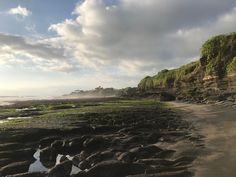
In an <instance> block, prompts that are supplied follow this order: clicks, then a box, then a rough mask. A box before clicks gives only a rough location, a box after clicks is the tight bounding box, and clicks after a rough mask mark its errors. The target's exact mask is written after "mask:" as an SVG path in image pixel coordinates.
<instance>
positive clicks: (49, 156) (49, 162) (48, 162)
mask: <svg viewBox="0 0 236 177" xmlns="http://www.w3.org/2000/svg"><path fill="white" fill-rule="evenodd" d="M56 158H57V153H56V150H55V149H54V148H52V147H46V148H44V149H42V150H41V151H40V161H41V162H42V164H43V165H44V166H45V167H48V168H51V167H53V166H54V165H55V163H56Z"/></svg>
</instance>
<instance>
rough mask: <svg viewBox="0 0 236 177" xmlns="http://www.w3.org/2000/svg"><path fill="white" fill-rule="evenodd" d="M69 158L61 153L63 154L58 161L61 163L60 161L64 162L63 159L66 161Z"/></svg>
mask: <svg viewBox="0 0 236 177" xmlns="http://www.w3.org/2000/svg"><path fill="white" fill-rule="evenodd" d="M68 160H69V159H68V158H67V157H66V156H65V155H63V156H61V158H60V163H62V162H65V161H68Z"/></svg>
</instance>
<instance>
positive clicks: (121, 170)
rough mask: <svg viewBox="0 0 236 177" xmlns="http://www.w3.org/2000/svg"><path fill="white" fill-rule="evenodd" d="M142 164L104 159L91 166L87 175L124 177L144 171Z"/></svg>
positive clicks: (93, 176) (91, 176) (90, 176)
mask: <svg viewBox="0 0 236 177" xmlns="http://www.w3.org/2000/svg"><path fill="white" fill-rule="evenodd" d="M144 171H145V166H144V165H143V164H132V163H122V162H120V161H105V162H101V163H99V164H97V165H95V166H94V167H92V168H91V169H90V170H89V171H88V172H87V175H88V176H89V177H125V176H127V175H134V174H140V173H144Z"/></svg>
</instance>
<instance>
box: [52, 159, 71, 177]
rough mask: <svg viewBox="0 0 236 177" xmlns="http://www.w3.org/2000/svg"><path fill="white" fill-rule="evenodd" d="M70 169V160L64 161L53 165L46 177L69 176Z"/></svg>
mask: <svg viewBox="0 0 236 177" xmlns="http://www.w3.org/2000/svg"><path fill="white" fill-rule="evenodd" d="M71 170H72V162H71V161H64V162H62V163H60V164H58V165H57V166H55V167H53V168H52V169H51V170H50V171H49V173H48V177H70V173H71Z"/></svg>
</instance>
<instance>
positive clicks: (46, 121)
mask: <svg viewBox="0 0 236 177" xmlns="http://www.w3.org/2000/svg"><path fill="white" fill-rule="evenodd" d="M59 105H60V107H58V104H56V105H54V104H45V105H43V104H41V105H38V106H37V109H39V108H41V109H40V113H41V114H42V115H38V116H33V118H32V119H21V120H10V121H9V122H5V123H3V124H0V128H12V127H15V128H16V127H18V128H22V127H57V128H58V127H60V128H66V127H68V126H69V124H70V123H73V122H74V121H76V120H79V119H83V118H84V116H83V115H84V114H87V113H116V112H117V113H119V112H121V111H126V110H132V109H140V108H141V109H150V108H159V109H165V107H167V104H164V103H160V102H159V101H157V100H155V99H139V100H137V99H131V100H115V101H105V102H99V103H97V104H94V103H78V104H73V105H70V104H69V106H68V104H59ZM75 105H76V107H74V106H75ZM71 106H73V108H71ZM55 107H56V108H57V109H54V108H55ZM58 108H60V109H58Z"/></svg>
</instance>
